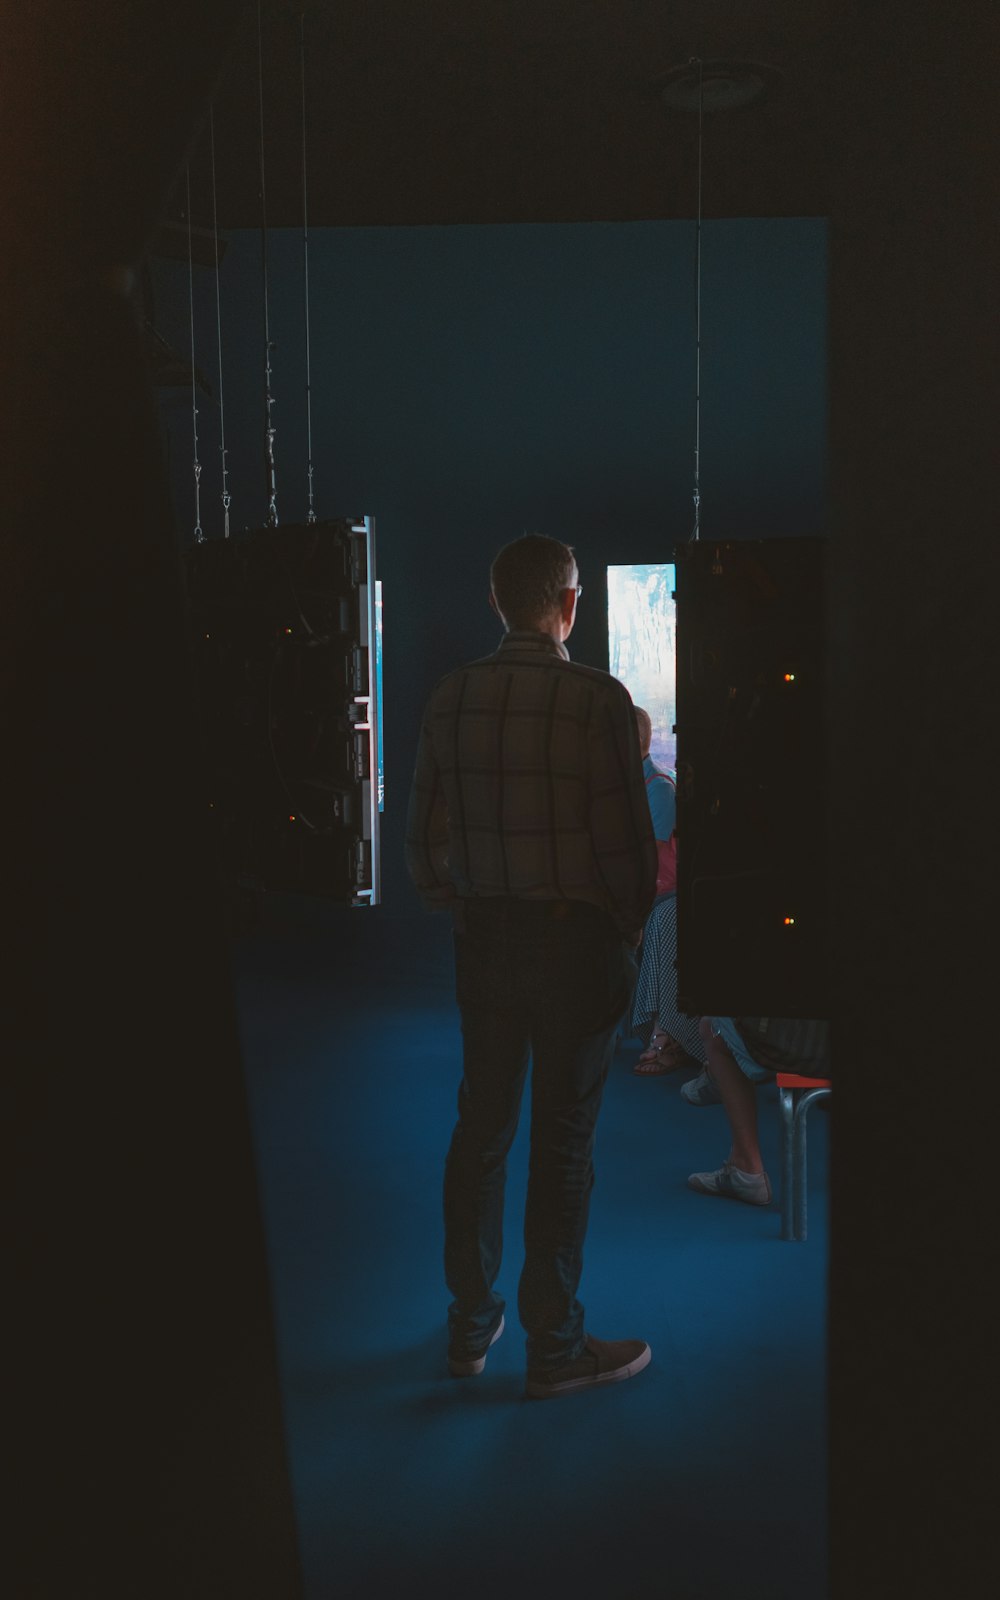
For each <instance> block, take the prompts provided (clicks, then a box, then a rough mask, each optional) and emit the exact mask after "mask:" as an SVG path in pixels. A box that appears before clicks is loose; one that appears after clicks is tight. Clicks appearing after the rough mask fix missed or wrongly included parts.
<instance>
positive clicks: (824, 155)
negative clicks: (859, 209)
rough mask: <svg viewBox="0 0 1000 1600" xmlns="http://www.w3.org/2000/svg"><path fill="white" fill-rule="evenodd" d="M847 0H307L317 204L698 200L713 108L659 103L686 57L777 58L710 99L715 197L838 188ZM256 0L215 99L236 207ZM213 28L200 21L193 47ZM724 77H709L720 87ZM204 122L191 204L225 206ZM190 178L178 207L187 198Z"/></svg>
mask: <svg viewBox="0 0 1000 1600" xmlns="http://www.w3.org/2000/svg"><path fill="white" fill-rule="evenodd" d="M847 9H850V8H848V7H845V5H843V4H837V0H820V3H811V0H742V3H741V0H307V3H306V5H305V17H304V29H305V39H306V50H305V64H306V98H307V106H308V140H307V152H308V162H307V171H308V200H309V222H310V226H331V225H339V226H373V225H387V224H418V223H423V224H429V223H482V222H590V221H629V220H641V219H650V218H672V217H690V216H692V215H693V214H694V212H695V209H696V204H697V170H698V161H697V156H698V139H697V130H698V117H697V114H696V112H691V111H683V110H671V109H668V108H667V107H666V106H664V104H663V101H662V97H661V94H660V85H661V83H662V80H663V78H664V77H666V75H667V74H669V73H670V72H671V70H672V69H675V68H677V67H678V66H683V65H684V64H685V63H686V62H688V61H689V60H690V59H691V58H692V57H698V58H700V59H702V60H703V61H705V62H706V63H711V62H717V61H721V62H758V63H762V64H763V66H764V67H765V68H768V69H771V72H770V73H769V74H766V76H767V79H768V86H767V89H766V91H765V93H764V94H763V95H762V96H761V98H759V99H758V100H757V101H756V102H755V103H753V104H750V105H746V106H742V107H736V108H730V109H715V110H710V111H708V112H707V113H706V115H705V116H704V121H703V140H704V142H703V156H704V160H703V210H704V215H705V216H707V217H713V216H732V217H738V216H762V217H767V216H815V215H822V214H824V213H825V211H826V210H827V178H828V173H829V170H830V164H831V157H832V145H833V143H834V136H833V134H832V128H833V126H834V122H835V118H834V116H833V111H834V99H835V96H834V92H833V84H834V82H835V81H836V73H835V71H834V70H833V62H834V57H835V54H836V38H837V32H838V28H839V27H840V26H842V19H843V16H844V12H845V10H847ZM301 10H302V5H301V0H299V3H296V0H262V5H261V12H262V18H263V20H262V26H261V44H262V49H261V56H262V59H263V108H264V115H263V134H264V137H263V145H264V153H265V167H264V170H265V178H266V186H265V192H266V200H267V220H268V223H269V225H272V226H289V225H290V226H294V225H297V224H300V223H301V220H302V122H301V105H302V101H301V92H302V90H301V54H300V49H299V37H300V20H299V17H300V12H301ZM257 17H258V6H257V3H256V0H251V3H250V4H249V5H248V7H247V13H246V16H245V19H244V26H243V28H242V30H241V32H240V36H239V38H238V40H237V43H236V46H235V48H234V50H233V53H232V56H231V59H230V61H229V63H228V66H227V68H226V71H225V73H224V75H223V78H222V80H221V82H220V84H219V88H218V92H217V95H216V99H215V106H214V118H215V146H216V173H217V193H218V208H219V221H220V226H223V227H229V228H232V227H247V226H256V225H258V224H259V222H260V220H261V205H260V181H259V172H260V142H261V141H260V121H259V114H258V33H257ZM196 47H197V41H192V48H196ZM711 100H712V94H711V93H710V92H707V93H706V98H705V102H704V103H705V104H706V106H707V105H709V104H710V102H711ZM209 154H210V147H209V138H208V129H207V127H206V129H205V130H204V132H203V134H202V137H201V139H200V141H199V143H198V145H197V147H196V148H195V150H194V152H193V154H192V160H191V182H192V196H193V199H192V213H193V217H194V221H195V222H196V223H200V224H208V223H209V222H210V221H211V183H210V174H211V165H210V159H209ZM183 193H184V184H183V182H182V183H181V184H180V185H179V186H178V189H177V191H176V192H175V195H174V197H173V199H172V201H171V203H170V207H169V216H170V217H171V218H172V219H174V220H178V219H179V218H180V216H181V215H182V212H183Z"/></svg>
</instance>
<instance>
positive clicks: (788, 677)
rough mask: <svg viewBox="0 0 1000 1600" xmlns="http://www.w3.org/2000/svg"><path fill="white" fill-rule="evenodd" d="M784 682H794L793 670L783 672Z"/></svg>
mask: <svg viewBox="0 0 1000 1600" xmlns="http://www.w3.org/2000/svg"><path fill="white" fill-rule="evenodd" d="M785 682H786V683H794V682H795V674H794V672H786V673H785Z"/></svg>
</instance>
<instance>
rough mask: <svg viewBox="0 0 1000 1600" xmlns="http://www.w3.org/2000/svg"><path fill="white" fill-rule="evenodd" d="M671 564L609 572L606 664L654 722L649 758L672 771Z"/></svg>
mask: <svg viewBox="0 0 1000 1600" xmlns="http://www.w3.org/2000/svg"><path fill="white" fill-rule="evenodd" d="M674 583H675V576H674V565H673V563H672V562H670V563H665V562H661V563H659V564H658V565H655V566H649V565H645V566H631V567H609V568H608V666H609V668H610V671H611V673H612V676H613V677H615V678H620V679H621V681H622V683H623V684H624V685H625V687H626V689H627V690H628V692H629V694H630V695H631V696H632V699H633V701H634V703H635V704H636V705H637V706H644V707H645V709H646V710H647V711H648V712H649V715H650V718H651V720H652V724H653V742H652V745H651V747H650V754H651V756H652V757H653V760H654V761H655V762H656V765H657V766H658V767H666V768H667V769H668V770H670V771H671V772H672V771H673V769H674V767H675V766H676V764H677V736H676V734H675V733H674V723H675V722H676V720H677V689H676V681H677V674H676V653H677V631H676V616H675V610H676V608H675V605H674Z"/></svg>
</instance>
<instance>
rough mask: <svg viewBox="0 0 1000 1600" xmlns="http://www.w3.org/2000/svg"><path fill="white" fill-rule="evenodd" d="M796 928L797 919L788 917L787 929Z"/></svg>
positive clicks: (786, 920)
mask: <svg viewBox="0 0 1000 1600" xmlns="http://www.w3.org/2000/svg"><path fill="white" fill-rule="evenodd" d="M794 926H795V918H794V917H786V918H785V927H786V928H794Z"/></svg>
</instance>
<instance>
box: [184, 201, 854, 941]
mask: <svg viewBox="0 0 1000 1600" xmlns="http://www.w3.org/2000/svg"><path fill="white" fill-rule="evenodd" d="M702 254H703V261H702V410H701V432H702V453H701V487H702V536H703V537H704V538H708V537H712V536H716V537H720V538H734V537H767V536H773V535H781V536H794V535H806V534H817V533H823V532H825V531H826V528H827V517H826V498H825V473H826V445H825V436H826V224H825V222H824V221H822V220H821V219H812V218H809V219H777V220H774V219H767V220H754V219H751V220H734V221H717V222H707V223H705V224H704V225H703V252H702ZM195 277H196V283H195V344H196V360H197V363H198V365H199V367H200V368H201V369H202V370H203V371H204V372H205V374H206V376H207V377H208V378H209V379H210V381H211V382H212V384H213V388H214V387H216V373H217V353H216V318H215V280H214V276H213V274H212V273H211V272H210V271H208V270H205V269H196V271H195ZM269 280H270V294H269V306H270V320H271V336H272V339H273V340H274V341H275V343H276V349H275V351H274V353H273V358H272V367H273V377H272V391H273V393H274V395H275V398H276V405H275V408H274V413H273V418H274V423H275V426H276V428H277V436H276V441H275V453H276V459H277V474H278V511H279V517H280V520H281V521H282V522H294V521H297V520H301V519H303V518H304V515H305V510H306V449H305V440H306V429H305V415H306V413H305V355H304V352H305V341H304V331H303V294H302V284H303V276H302V241H301V236H300V234H298V233H295V232H282V231H276V232H274V233H272V235H271V237H270V241H269ZM154 281H155V288H156V308H155V311H156V315H155V321H156V325H157V327H158V328H159V330H160V332H161V333H163V335H164V336H165V337H166V338H168V339H169V340H170V341H171V342H172V343H173V344H174V345H175V346H176V348H178V349H179V350H181V351H185V352H186V351H187V350H188V349H189V348H190V318H189V310H188V270H187V266H186V264H185V265H181V264H179V263H172V262H165V261H157V262H155V263H154ZM220 290H221V299H222V322H223V351H224V368H223V379H224V401H225V424H226V436H227V445H228V449H229V458H228V459H229V467H230V488H231V490H232V493H233V506H232V515H233V524H234V527H242V526H251V527H253V526H259V525H260V524H261V523H262V522H263V521H264V519H265V516H266V511H267V497H266V492H265V476H264V466H263V314H262V305H263V300H262V275H261V247H260V236H259V234H256V233H249V232H248V233H236V234H233V235H230V236H229V246H228V249H227V252H226V257H225V261H224V264H223V267H222V270H221V274H220ZM310 310H311V331H312V341H311V343H312V403H313V462H314V469H315V479H314V482H315V491H316V511H317V514H318V515H319V516H321V517H323V516H340V515H350V516H354V515H362V514H370V515H373V516H374V517H375V518H376V519H377V529H378V541H379V561H378V565H379V572H380V576H381V577H382V579H383V582H384V586H385V619H386V647H385V694H386V715H385V740H386V744H385V753H386V810H385V817H384V823H385V835H384V850H383V866H384V874H385V892H386V896H387V905H386V910H387V911H392V910H399V911H405V912H410V911H412V910H413V909H414V908H415V897H414V896H413V895H412V892H411V890H410V889H409V886H408V883H407V881H406V878H405V873H404V870H403V866H402V827H403V819H404V815H405V808H406V795H407V790H408V786H409V777H410V770H411V767H412V761H413V753H414V748H415V742H416V734H417V727H418V723H419V717H420V710H421V706H422V703H423V701H424V699H425V697H426V694H427V693H428V691H429V690H430V688H431V687H432V685H433V683H434V682H435V681H436V679H437V678H438V677H439V676H440V675H441V674H442V673H443V672H445V671H447V670H448V669H449V668H450V667H452V666H454V665H456V664H457V663H458V662H460V661H461V660H463V659H465V658H468V657H474V656H478V655H483V654H485V653H486V652H487V651H489V650H491V649H492V648H494V646H495V644H496V641H497V637H498V633H497V627H496V624H495V621H494V619H493V617H492V613H490V612H489V611H488V610H487V608H486V591H487V571H488V567H489V562H490V559H491V557H492V555H493V554H494V552H495V550H496V549H497V548H498V547H499V546H500V545H501V544H504V543H505V542H506V541H507V540H508V539H510V538H514V537H516V536H517V535H518V534H520V533H522V532H524V531H526V530H532V531H538V532H542V533H548V534H551V535H553V536H554V537H556V538H561V539H565V540H566V541H567V542H568V543H571V544H573V545H574V546H575V547H576V549H577V552H578V556H579V561H580V569H581V578H582V581H583V584H584V589H585V594H584V598H583V600H582V602H581V610H580V618H579V621H578V624H577V629H576V632H575V634H574V637H573V641H572V645H571V648H572V649H573V653H574V654H575V656H576V657H577V658H578V659H580V660H584V661H588V662H591V663H593V664H595V665H606V664H607V638H606V618H605V615H604V599H603V593H602V581H603V569H604V567H605V566H606V565H607V564H608V563H609V562H622V561H657V560H663V559H666V558H667V556H668V554H669V551H670V550H671V549H672V547H673V545H674V543H675V542H676V541H678V540H683V539H686V538H687V537H688V536H689V534H690V530H691V523H692V505H691V489H692V477H693V443H694V362H695V347H694V227H693V224H691V223H682V222H659V223H656V222H649V223H608V224H581V225H577V224H573V225H551V226H549V225H538V226H496V227H482V226H479V227H448V228H369V229H324V230H316V231H314V232H313V233H312V235H311V238H310ZM164 393H165V394H166V393H169V398H165V399H164V403H163V415H164V419H165V428H166V434H167V439H168V447H169V450H170V457H171V474H172V480H173V484H174V496H175V504H176V508H177V514H178V520H179V523H180V527H181V532H182V537H183V538H184V539H185V540H187V539H189V538H190V536H191V528H192V526H193V487H192V473H191V466H190V463H191V454H192V452H191V409H190V394H189V393H188V394H185V393H184V392H183V391H172V392H164ZM218 421H219V419H218V408H217V405H216V402H215V400H214V399H211V400H210V399H208V397H204V396H203V397H202V400H201V402H200V409H199V419H198V423H199V435H200V458H201V462H202V466H203V473H202V524H203V526H204V528H205V530H206V533H207V534H208V535H209V536H210V537H211V536H215V535H217V534H219V533H220V532H221V526H222V523H221V506H220V501H219V492H220V487H221V483H220V477H219V454H218V444H219V427H218Z"/></svg>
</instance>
